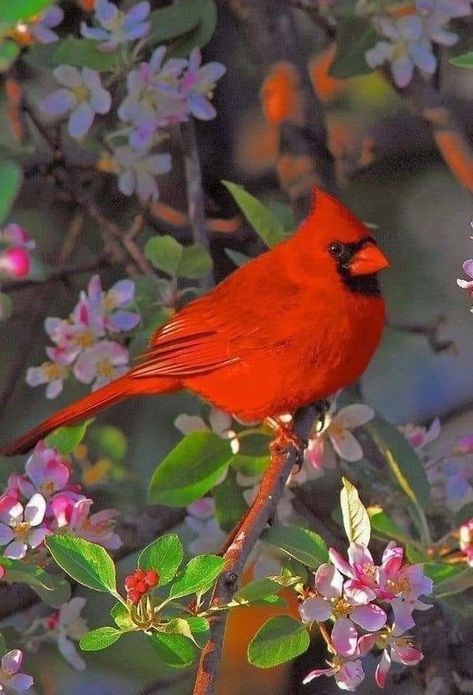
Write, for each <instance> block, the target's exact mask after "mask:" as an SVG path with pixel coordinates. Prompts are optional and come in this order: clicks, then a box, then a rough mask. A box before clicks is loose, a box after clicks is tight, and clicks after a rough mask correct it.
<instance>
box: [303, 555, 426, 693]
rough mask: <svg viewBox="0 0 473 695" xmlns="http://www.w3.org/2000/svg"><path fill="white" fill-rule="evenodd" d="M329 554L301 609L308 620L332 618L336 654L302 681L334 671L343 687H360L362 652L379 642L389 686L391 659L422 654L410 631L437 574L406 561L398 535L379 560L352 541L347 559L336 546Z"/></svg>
mask: <svg viewBox="0 0 473 695" xmlns="http://www.w3.org/2000/svg"><path fill="white" fill-rule="evenodd" d="M329 557H330V562H328V563H325V564H323V565H321V566H320V567H319V568H318V570H317V572H316V573H315V577H314V587H315V588H314V589H309V590H307V592H306V597H305V598H304V601H303V602H302V603H301V604H300V606H299V612H300V615H301V618H302V620H303V621H304V622H306V623H314V622H317V623H326V621H330V623H331V624H332V625H331V631H330V636H329V637H328V636H327V642H328V646H329V650H330V651H331V656H330V659H329V661H328V662H327V663H328V668H323V669H314V670H313V671H311V672H310V673H308V674H307V676H306V677H305V679H304V681H303V682H304V683H309V682H310V681H312V680H313V679H315V678H318V677H320V676H334V677H335V681H336V683H337V685H338V686H339V688H341V689H343V690H355V689H356V687H357V686H358V685H359V684H360V683H361V682H362V681H363V679H364V677H365V674H364V671H363V665H362V661H361V659H362V657H363V656H366V655H367V654H368V653H369V652H371V650H372V649H373V648H378V649H382V655H381V659H380V662H379V664H378V666H377V669H376V674H375V679H376V683H377V684H378V686H380V687H384V685H385V683H386V678H387V674H388V671H389V668H390V666H391V662H392V661H395V662H398V663H402V664H405V665H414V664H417V663H419V661H421V659H422V658H423V655H422V652H421V651H420V650H419V649H417V648H416V647H414V646H413V643H412V639H411V638H410V637H409V636H408V635H406V632H407V631H408V630H410V629H412V628H413V627H414V624H415V623H414V619H413V616H412V614H413V611H414V610H416V609H417V610H426V609H428V608H430V606H429V605H427V604H424V603H422V602H421V601H419V597H420V596H421V595H428V594H430V593H431V591H432V580H431V579H429V578H428V577H426V576H425V575H424V573H423V570H422V565H407V564H405V563H404V551H403V549H402V548H401V547H400V546H397V545H396V543H395V541H391V542H390V543H389V544H388V546H387V547H386V549H385V551H384V553H383V556H382V559H381V564H380V565H375V563H374V560H373V557H372V555H371V553H370V552H369V550H368V548H367V547H366V546H364V545H361V544H358V543H352V544H351V545H350V547H349V549H348V561H347V560H345V558H344V557H343V556H342V555H341V554H340V553H339V552H338V551H337V550H335V549H334V548H331V549H330V551H329ZM324 634H325V631H324Z"/></svg>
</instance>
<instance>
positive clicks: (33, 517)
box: [25, 492, 46, 526]
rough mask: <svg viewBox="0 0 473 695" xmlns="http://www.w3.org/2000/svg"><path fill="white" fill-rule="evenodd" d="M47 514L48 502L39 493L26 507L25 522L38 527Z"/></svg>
mask: <svg viewBox="0 0 473 695" xmlns="http://www.w3.org/2000/svg"><path fill="white" fill-rule="evenodd" d="M45 513H46V500H45V499H44V497H43V495H40V494H39V492H37V493H36V494H35V495H33V497H32V498H31V499H30V501H29V502H28V504H27V505H26V507H25V521H27V522H28V523H29V524H31V526H38V525H39V524H40V523H41V522H42V521H43V519H44V515H45Z"/></svg>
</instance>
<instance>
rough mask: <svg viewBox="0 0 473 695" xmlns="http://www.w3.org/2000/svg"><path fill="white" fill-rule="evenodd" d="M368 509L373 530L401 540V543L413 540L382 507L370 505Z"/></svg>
mask: <svg viewBox="0 0 473 695" xmlns="http://www.w3.org/2000/svg"><path fill="white" fill-rule="evenodd" d="M366 511H367V512H368V515H369V518H370V522H371V528H372V529H373V531H376V532H377V533H380V534H381V535H382V536H385V537H386V538H389V539H390V540H392V539H395V540H397V541H401V543H410V542H411V540H412V539H411V538H410V536H409V535H408V534H407V533H406V532H405V531H403V530H402V528H400V527H399V526H398V525H397V524H396V522H395V521H394V519H391V517H390V516H389V515H388V514H386V512H385V511H384V510H383V509H381V507H368V508H367V510H366Z"/></svg>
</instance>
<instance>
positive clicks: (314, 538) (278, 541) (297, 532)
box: [261, 526, 328, 569]
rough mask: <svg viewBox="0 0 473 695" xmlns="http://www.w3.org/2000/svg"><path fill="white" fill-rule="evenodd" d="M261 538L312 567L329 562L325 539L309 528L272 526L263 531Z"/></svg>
mask: <svg viewBox="0 0 473 695" xmlns="http://www.w3.org/2000/svg"><path fill="white" fill-rule="evenodd" d="M261 540H263V541H264V542H265V543H270V544H271V545H275V546H276V547H277V548H279V549H280V550H282V551H284V552H285V553H287V554H288V555H289V556H290V557H293V558H294V559H295V560H298V561H299V562H302V564H303V565H306V566H307V567H310V568H311V569H312V568H316V567H318V566H319V565H321V564H322V563H324V562H328V551H327V546H326V544H325V541H324V539H323V538H321V537H320V536H319V535H318V534H317V533H315V532H314V531H310V530H309V529H307V528H301V527H299V526H272V527H271V528H269V529H267V530H266V531H265V532H264V533H263V535H262V536H261Z"/></svg>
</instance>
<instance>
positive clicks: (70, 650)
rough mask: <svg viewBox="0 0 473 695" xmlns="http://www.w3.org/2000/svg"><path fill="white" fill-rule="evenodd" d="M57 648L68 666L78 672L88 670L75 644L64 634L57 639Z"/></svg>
mask: <svg viewBox="0 0 473 695" xmlns="http://www.w3.org/2000/svg"><path fill="white" fill-rule="evenodd" d="M57 646H58V649H59V651H60V652H61V654H62V655H63V657H64V658H65V660H66V661H67V663H68V664H70V665H71V666H72V667H73V668H75V669H76V670H77V671H84V669H85V668H86V663H85V661H84V659H82V657H80V656H79V654H78V653H77V650H76V648H75V645H74V643H73V642H72V641H71V640H70V639H68V638H67V636H66V635H65V634H64V633H61V634H60V635H59V637H58V639H57Z"/></svg>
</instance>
